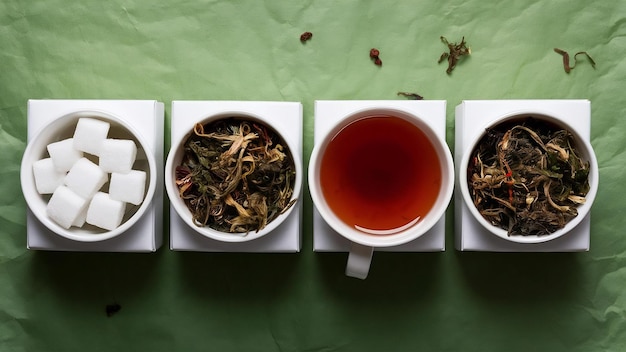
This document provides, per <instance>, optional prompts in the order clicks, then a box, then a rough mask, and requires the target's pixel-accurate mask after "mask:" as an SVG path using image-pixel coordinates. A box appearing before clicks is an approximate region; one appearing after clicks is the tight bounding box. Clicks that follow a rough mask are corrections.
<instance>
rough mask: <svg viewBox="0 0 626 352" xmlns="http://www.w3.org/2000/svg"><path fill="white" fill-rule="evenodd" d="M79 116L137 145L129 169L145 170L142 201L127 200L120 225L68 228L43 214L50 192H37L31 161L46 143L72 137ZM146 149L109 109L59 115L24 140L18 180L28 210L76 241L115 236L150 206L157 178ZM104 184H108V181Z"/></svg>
mask: <svg viewBox="0 0 626 352" xmlns="http://www.w3.org/2000/svg"><path fill="white" fill-rule="evenodd" d="M81 117H91V118H95V119H98V120H102V121H106V122H108V123H110V125H111V128H110V130H109V134H108V138H118V139H130V140H133V141H134V142H135V144H136V145H137V158H136V161H135V165H134V166H133V169H135V170H141V171H145V172H146V175H147V177H146V193H145V197H144V200H143V202H142V203H141V204H140V205H133V204H130V203H128V204H127V205H126V211H125V214H124V218H123V220H122V223H121V225H120V226H119V227H117V228H116V229H114V230H111V231H109V230H104V229H100V228H97V227H95V226H92V225H88V224H85V226H83V227H80V228H79V227H74V226H73V227H70V228H69V229H65V228H63V227H61V226H59V225H58V224H57V223H56V222H54V221H53V220H52V219H50V218H49V217H48V216H47V215H46V206H47V203H48V200H49V199H50V195H41V194H39V193H38V192H37V189H36V187H35V178H34V175H33V163H34V162H35V161H37V160H40V159H43V158H45V157H47V150H46V147H47V145H48V144H50V143H53V142H56V141H60V140H63V139H66V138H70V137H72V136H73V134H74V130H75V128H76V124H77V122H78V120H79V119H80V118H81ZM146 150H150V149H149V148H148V144H147V143H146V142H145V140H144V138H143V137H142V135H141V134H140V133H139V132H137V131H135V129H133V128H132V127H131V126H130V125H129V124H127V123H126V122H124V120H123V119H122V118H121V117H118V116H115V115H113V114H111V113H108V112H105V111H98V110H81V111H75V112H71V113H68V114H66V115H63V116H60V117H59V118H57V119H55V120H54V121H52V122H50V123H49V124H48V125H47V126H45V127H44V128H42V129H41V131H39V132H38V134H37V135H36V136H35V137H34V138H32V139H31V140H30V141H29V142H28V145H27V146H26V150H25V151H24V155H23V157H22V164H21V170H20V181H21V186H22V192H23V194H24V198H25V199H26V203H27V204H28V207H29V209H30V210H31V212H32V213H33V214H34V215H35V217H36V218H37V219H38V220H39V221H40V222H41V223H42V224H43V225H44V226H45V227H47V228H48V229H50V230H51V231H52V232H54V233H56V234H58V235H59V236H62V237H65V238H67V239H70V240H73V241H79V242H98V241H104V240H108V239H111V238H113V237H116V236H119V235H120V234H122V233H124V232H125V231H126V230H128V229H129V228H131V227H132V226H133V225H134V224H135V223H136V222H137V221H138V220H139V219H140V218H141V217H142V215H143V214H144V213H145V211H146V209H147V208H148V207H149V206H150V204H151V202H152V198H153V196H154V192H155V189H156V178H157V169H156V160H155V157H154V155H153V153H151V152H146ZM104 187H105V188H106V187H108V182H107V184H105V186H104Z"/></svg>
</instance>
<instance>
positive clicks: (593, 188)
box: [459, 110, 599, 243]
mask: <svg viewBox="0 0 626 352" xmlns="http://www.w3.org/2000/svg"><path fill="white" fill-rule="evenodd" d="M528 116H532V117H533V118H534V119H536V120H540V121H546V122H547V123H549V124H551V125H555V126H557V127H559V128H562V129H565V130H567V131H569V132H570V133H571V134H572V135H573V137H574V141H575V143H576V144H575V146H574V147H575V148H576V149H577V151H578V154H579V156H580V157H581V158H582V159H583V160H586V161H589V168H590V172H589V178H588V180H589V192H588V193H587V195H586V201H585V203H584V204H581V205H579V206H578V207H577V211H578V215H577V216H576V217H575V218H573V219H571V220H570V221H569V222H567V223H566V224H565V226H564V227H563V228H561V229H558V230H557V231H555V232H552V233H551V234H548V235H542V236H538V235H514V236H509V235H508V233H507V231H506V230H504V229H502V228H500V227H497V226H495V225H492V224H491V223H490V222H489V221H488V220H487V219H485V218H484V217H483V216H482V215H481V214H480V212H479V211H478V209H477V208H476V206H474V202H473V200H472V197H471V195H470V192H469V186H468V184H467V176H466V175H467V168H468V165H469V160H470V157H471V155H472V154H473V150H474V149H475V148H476V145H477V144H478V143H479V141H480V140H481V138H483V136H484V135H485V133H482V134H481V135H479V136H477V137H476V138H475V139H474V140H473V141H472V142H471V144H470V145H471V147H470V148H469V149H468V150H466V151H465V153H464V154H463V157H462V158H461V160H460V164H459V170H460V172H459V174H460V176H459V186H460V189H461V194H462V196H463V201H464V202H465V205H466V206H467V208H468V209H469V210H470V212H471V213H472V215H473V217H474V218H475V219H476V220H477V221H478V222H479V223H480V224H481V225H482V226H483V227H484V228H485V229H486V230H488V231H489V232H491V233H493V234H494V235H496V236H498V237H500V238H502V239H505V240H507V241H511V242H516V243H541V242H547V241H551V240H553V239H555V238H559V237H561V236H563V235H565V234H567V233H568V232H569V231H571V230H572V229H573V228H575V227H576V226H577V225H578V224H579V223H580V222H581V221H582V220H583V219H584V218H585V216H586V215H587V214H588V213H589V211H590V210H591V206H592V205H593V201H594V199H595V197H596V193H597V191H598V183H599V182H598V176H599V175H598V160H597V159H596V155H595V153H594V151H593V148H592V146H591V144H590V143H589V141H587V140H586V139H585V138H583V137H582V136H581V135H580V134H579V133H578V131H576V129H574V128H572V127H571V126H570V125H569V124H568V123H567V122H566V121H564V120H562V119H560V118H557V117H554V116H551V115H550V114H548V113H544V112H541V111H532V110H528V111H516V112H512V113H509V114H506V115H503V116H501V117H500V118H498V119H496V120H495V121H494V122H493V123H492V124H491V125H489V126H488V127H487V128H494V127H497V126H498V125H500V124H502V123H508V122H512V121H515V120H523V119H525V118H527V117H528Z"/></svg>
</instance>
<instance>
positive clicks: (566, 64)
mask: <svg viewBox="0 0 626 352" xmlns="http://www.w3.org/2000/svg"><path fill="white" fill-rule="evenodd" d="M554 52H556V53H557V54H560V55H561V56H563V68H564V69H565V72H566V73H570V71H571V70H573V69H574V67H575V66H576V64H577V63H578V55H585V56H586V57H587V59H588V60H589V62H590V63H591V67H593V68H596V62H595V61H593V59H592V58H591V56H590V55H589V54H588V53H587V52H586V51H579V52H577V53H576V54H574V65H573V66H570V60H569V53H568V52H567V51H565V50H562V49H559V48H554Z"/></svg>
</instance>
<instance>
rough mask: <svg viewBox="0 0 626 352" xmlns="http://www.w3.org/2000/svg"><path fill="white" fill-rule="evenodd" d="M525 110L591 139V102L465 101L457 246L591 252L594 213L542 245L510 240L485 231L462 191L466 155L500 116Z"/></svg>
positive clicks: (459, 120)
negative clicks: (462, 170)
mask: <svg viewBox="0 0 626 352" xmlns="http://www.w3.org/2000/svg"><path fill="white" fill-rule="evenodd" d="M525 111H528V112H530V111H541V112H543V113H545V114H549V115H551V116H554V117H555V118H558V119H563V120H564V121H566V122H567V123H568V124H569V125H570V126H571V127H572V128H574V129H575V130H576V132H578V133H579V134H580V135H581V136H582V137H583V138H585V139H587V140H589V135H590V131H591V103H590V102H589V100H574V99H572V100H465V101H463V102H462V103H461V104H460V105H457V106H456V117H455V148H454V150H455V153H454V154H455V155H454V156H455V160H456V167H457V170H456V172H455V174H456V191H455V196H454V197H455V198H454V202H455V247H456V249H457V250H460V251H491V252H576V251H588V250H589V237H590V225H591V221H590V214H587V216H586V217H585V218H584V219H583V220H582V221H581V222H580V224H578V226H576V227H575V228H574V229H573V230H572V231H571V232H569V233H567V234H566V235H564V236H562V237H558V238H556V239H554V240H551V241H548V242H541V243H517V242H511V241H507V240H505V239H503V238H500V237H498V236H496V235H495V234H493V233H491V232H490V231H488V230H486V229H485V228H483V227H482V226H481V225H480V223H479V222H478V221H477V220H476V219H474V217H473V216H472V214H471V213H470V210H469V209H468V208H467V205H465V202H464V201H463V196H462V195H461V192H460V190H459V182H460V181H461V180H462V179H463V178H462V177H460V170H458V167H459V166H458V165H459V162H460V160H461V159H462V157H463V155H464V153H469V152H471V150H470V148H471V147H472V146H471V145H470V143H471V142H472V141H473V140H475V139H476V138H478V136H479V135H481V134H482V133H483V132H484V131H485V128H486V127H487V126H489V125H490V124H492V123H493V122H495V121H496V119H498V118H499V117H501V116H503V115H506V114H511V113H517V112H525Z"/></svg>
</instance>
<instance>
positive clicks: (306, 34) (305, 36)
mask: <svg viewBox="0 0 626 352" xmlns="http://www.w3.org/2000/svg"><path fill="white" fill-rule="evenodd" d="M312 37H313V33H311V32H304V33H302V34H301V35H300V41H301V42H306V41H307V40H309V39H311V38H312Z"/></svg>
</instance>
